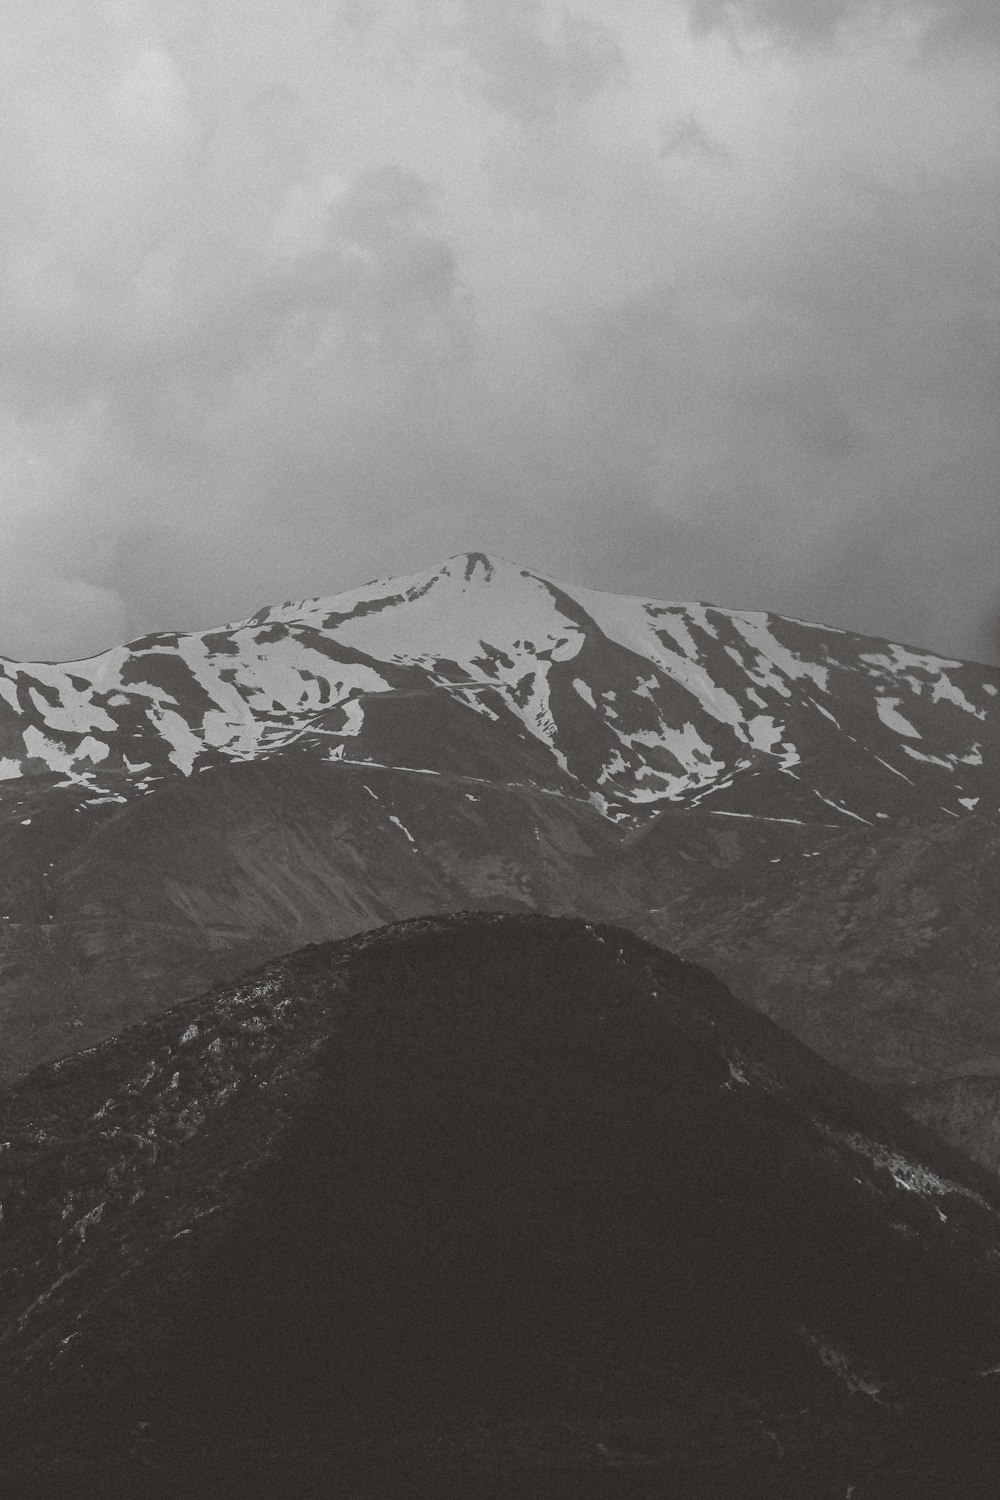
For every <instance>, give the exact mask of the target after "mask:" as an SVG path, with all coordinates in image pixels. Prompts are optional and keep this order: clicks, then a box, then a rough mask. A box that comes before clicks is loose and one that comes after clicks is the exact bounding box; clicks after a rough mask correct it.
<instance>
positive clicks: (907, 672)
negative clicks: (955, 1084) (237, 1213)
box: [0, 554, 1000, 1150]
mask: <svg viewBox="0 0 1000 1500" xmlns="http://www.w3.org/2000/svg"><path fill="white" fill-rule="evenodd" d="M998 687H1000V673H998V672H997V671H996V669H991V668H988V667H984V666H977V665H975V664H972V663H961V662H954V661H948V660H944V659H942V658H938V657H934V656H932V655H929V654H927V653H924V652H917V651H913V650H910V649H908V648H904V647H902V646H897V645H894V644H891V643H887V642H884V641H878V640H873V639H870V638H867V637H862V636H857V635H851V634H848V633H847V632H844V631H838V630H832V629H828V628H826V627H821V626H816V625H809V624H805V623H803V622H800V621H793V620H786V619H783V618H781V617H778V616H773V615H760V614H741V613H739V612H734V611H730V610H724V609H717V608H714V607H711V606H705V605H683V604H659V603H654V602H651V601H644V600H638V599H624V598H618V597H616V596H612V595H606V594H598V593H594V592H593V591H590V590H585V589H579V588H572V587H569V586H565V585H561V584H556V583H554V582H552V581H551V580H547V579H544V578H542V577H540V576H539V575H537V574H534V573H532V572H531V571H530V570H528V569H521V568H518V567H515V566H514V565H512V564H509V563H503V562H500V561H496V560H490V559H488V558H484V557H483V556H482V555H480V554H469V555H468V556H467V557H461V558H456V559H452V560H451V561H450V562H449V563H446V564H445V565H444V566H442V567H441V568H438V569H434V570H431V571H430V572H428V573H426V574H423V575H420V576H417V577H414V578H405V579H397V580H390V581H388V582H378V583H373V584H369V585H366V586H365V587H364V588H362V589H357V590H354V591H352V592H351V593H349V594H346V595H342V596H340V597H338V598H336V599H326V600H307V601H304V602H302V603H298V604H286V605H282V606H279V607H275V608H271V609H264V610H262V611H260V613H259V614H258V615H255V616H254V617H253V618H252V619H251V620H248V621H246V622H244V623H243V624H241V625H236V626H232V627H227V628H223V629H219V630H215V631H209V632H205V633H202V634H196V635H176V634H175V635H157V636H150V637H147V638H145V639H144V640H142V641H137V642H133V643H132V644H131V645H129V646H124V647H121V648H116V649H115V650H112V651H109V652H106V653H104V654H103V655H101V656H98V657H95V658H93V659H91V660H90V661H88V662H77V663H68V664H62V665H50V664H40V663H33V664H31V663H28V664H17V663H13V662H0V777H2V778H3V779H0V1036H2V1041H3V1047H2V1053H0V1075H2V1076H5V1077H6V1078H12V1077H16V1076H18V1075H19V1074H20V1073H22V1072H23V1071H24V1070H25V1069H26V1068H28V1067H30V1066H31V1065H32V1064H33V1063H35V1062H37V1061H39V1060H40V1059H44V1058H50V1057H55V1056H59V1055H61V1054H65V1053H67V1052H69V1051H72V1050H73V1049H74V1048H76V1047H79V1046H81V1045H85V1044H88V1043H90V1042H93V1041H96V1040H99V1039H100V1038H101V1037H104V1036H108V1035H110V1034H113V1033H114V1032H115V1031H117V1030H119V1029H120V1028H121V1027H122V1026H124V1025H127V1024H129V1023H130V1022H131V1021H134V1020H136V1019H138V1018H140V1017H141V1016H143V1015H146V1014H150V1013H152V1012H155V1011H156V1010H157V1009H158V1008H160V1007H161V1006H163V1005H167V1004H171V1003H173V1002H174V1001H176V1000H177V999H179V998H183V997H184V996H188V995H192V994H195V993H197V992H198V991H199V990H200V989H201V988H203V987H204V986H205V985H206V984H208V983H211V982H212V981H214V980H215V979H218V978H224V977H226V976H232V975H234V974H237V973H239V972H240V971H241V970H243V969H245V968H247V967H248V966H250V965H253V964H255V963H259V962H260V961H262V960H263V959H265V958H266V957H268V956H270V955H273V954H275V953H279V952H282V951H287V950H288V949H291V948H294V947H296V946H297V945H299V944H301V943H303V942H307V941H319V940H324V939H329V938H336V937H340V936H345V935H348V934H350V933H353V932H357V931H361V930H364V929H367V928H371V927H374V926H377V925H379V924H380V923H383V922H387V921H391V920H393V919H395V918H398V917H403V916H409V915H415V914H417V913H420V912H445V911H454V910H459V909H464V908H470V907H476V908H485V909H495V910H504V911H528V910H540V911H547V912H553V913H572V912H576V913H580V914H584V915H590V916H594V917H597V918H602V919H608V920H615V921H619V922H623V923H624V924H626V925H627V926H630V927H631V928H633V930H635V931H637V932H639V933H642V934H643V935H645V936H648V937H650V938H652V939H654V940H657V941H662V942H665V943H667V944H668V945H670V946H671V947H674V948H678V949H680V950H681V951H683V952H684V953H686V954H688V955H690V956H692V957H695V958H698V959H700V960H702V961H704V962H707V963H710V964H712V965H714V966H716V967H718V969H719V971H720V972H721V973H722V974H723V975H724V976H725V978H726V979H727V981H728V982H729V983H731V984H732V985H733V987H734V988H735V989H736V991H737V992H738V993H739V994H740V995H741V996H742V997H743V998H745V999H747V1000H749V1001H750V1002H751V1003H753V1004H755V1005H758V1006H760V1007H761V1008H762V1009H764V1010H766V1011H767V1012H768V1014H770V1015H772V1016H773V1017H775V1018H776V1019H778V1020H779V1021H781V1023H782V1024H784V1025H787V1026H790V1027H791V1028H792V1029H793V1030H795V1031H796V1032H797V1034H798V1035H799V1036H801V1037H802V1038H803V1039H804V1040H806V1041H807V1042H809V1043H810V1044H811V1045H813V1046H815V1047H817V1048H819V1049H820V1050H821V1051H823V1052H824V1053H825V1054H826V1055H828V1056H829V1057H831V1058H833V1059H835V1060H837V1061H838V1062H841V1063H843V1064H845V1065H846V1066H848V1067H850V1068H852V1069H853V1070H854V1071H856V1072H860V1073H862V1074H863V1075H864V1076H866V1077H868V1078H870V1079H877V1080H884V1081H887V1082H890V1083H892V1084H893V1085H894V1086H896V1085H902V1084H903V1083H904V1082H905V1083H909V1084H913V1083H914V1082H916V1081H921V1082H928V1081H930V1082H933V1081H934V1080H935V1079H937V1078H939V1077H941V1076H943V1074H944V1072H945V1071H946V1070H948V1071H950V1073H952V1074H954V1073H955V1072H956V1071H957V1072H958V1073H962V1072H968V1073H970V1074H975V1075H976V1076H978V1075H980V1074H982V1073H984V1072H985V1073H989V1071H990V1070H991V1068H992V1067H993V1066H994V1065H997V1066H1000V1030H998V1027H1000V1021H998V1016H1000V1012H998V1010H997V1004H996V1001H997V994H998V990H1000V914H998V911H997V906H996V901H995V891H996V889H997V885H998V882H1000V846H998V834H997V827H998V821H997V817H998V815H997V809H998V806H1000V772H998V755H1000V748H998V747H1000V731H998V728H997V724H998V716H997V710H996V704H997V693H998ZM963 1140H964V1141H965V1144H966V1145H967V1146H968V1147H969V1149H973V1150H975V1149H978V1148H977V1146H976V1141H975V1138H974V1137H972V1136H965V1137H963Z"/></svg>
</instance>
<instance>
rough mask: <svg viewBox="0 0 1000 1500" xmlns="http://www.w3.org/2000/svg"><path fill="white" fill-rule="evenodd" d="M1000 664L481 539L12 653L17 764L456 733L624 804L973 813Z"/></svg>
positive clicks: (870, 815) (89, 795)
mask: <svg viewBox="0 0 1000 1500" xmlns="http://www.w3.org/2000/svg"><path fill="white" fill-rule="evenodd" d="M998 682H1000V673H998V672H996V671H991V670H990V669H989V668H985V667H977V666H974V665H972V664H970V663H962V662H957V661H949V660H946V659H944V658H940V657H935V656H932V655H930V654H928V653H924V652H914V651H910V650H908V649H906V648H904V647H901V646H896V645H890V644H888V643H886V642H881V641H875V640H872V639H870V638H867V637H863V636H856V635H850V634H848V633H847V632H845V631H840V630H833V629H831V628H829V627H824V626H815V625H808V624H805V623H803V622H802V621H796V620H786V619H782V618H781V617H779V616H775V615H763V614H754V613H750V614H747V613H738V612H735V611H731V610H724V609H717V608H713V607H709V606H704V605H692V604H686V605H676V604H657V603H654V602H651V601H646V600H641V599H628V598H623V597H619V596H614V595H609V594H600V593H595V592H594V591H593V590H588V589H580V588H576V589H572V590H570V589H569V588H567V587H565V586H563V585H556V584H554V583H552V582H550V581H549V580H547V579H544V578H542V577H540V576H539V575H537V574H534V573H531V572H530V571H529V570H528V569H523V568H517V567H516V566H514V565H513V564H509V563H498V562H494V561H491V560H490V559H488V558H486V557H484V556H483V555H482V554H477V553H470V554H468V555H467V556H464V557H460V558H455V559H452V560H451V561H450V562H448V563H445V564H444V565H443V566H442V567H440V568H437V569H435V570H432V571H430V572H428V573H426V574H420V575H415V576H414V577H412V578H403V579H395V580H392V581H390V582H388V583H374V584H370V585H366V587H365V588H363V589H357V590H353V591H352V592H350V593H347V594H344V595H341V596H339V597H337V598H334V599H326V600H306V601H303V602H302V603H298V604H285V605H281V606H278V607H275V608H268V609H263V610H261V611H260V612H259V613H258V614H257V615H255V616H253V617H252V618H251V619H250V620H247V621H245V622H243V624H241V625H238V626H234V627H231V628H228V629H221V630H216V631H209V632H204V633H202V634H194V635H179V634H159V635H154V636H147V637H145V638H143V639H142V640H140V641H135V642H133V643H131V645H129V646H123V647H119V648H116V649H114V650H111V651H107V652H105V653H103V654H102V655H101V656H97V657H94V658H92V659H91V660H90V661H86V662H70V663H64V664H61V665H47V664H44V663H25V664H22V665H19V664H17V663H13V662H4V664H3V669H2V673H0V701H2V710H3V717H2V719H0V752H2V753H0V775H3V776H4V777H6V778H7V779H8V780H11V781H19V780H21V779H22V778H24V777H35V776H49V775H51V776H53V777H54V778H55V784H56V785H60V784H61V785H66V786H69V787H72V788H75V789H76V790H77V792H78V794H79V795H80V796H81V798H82V800H83V801H84V802H85V803H86V804H87V805H92V804H96V803H98V802H99V801H100V800H102V799H106V798H117V797H128V796H129V795H131V794H132V793H133V792H134V791H137V790H138V791H144V790H148V788H149V787H150V786H152V785H154V784H155V783H156V782H157V780H159V779H160V778H162V777H164V776H170V775H175V774H177V773H178V772H179V773H181V774H184V775H187V774H190V773H191V772H192V771H193V770H196V769H200V768H201V767H202V766H205V765H211V764H218V763H219V762H220V761H225V760H229V761H232V760H237V761H239V760H246V759H255V758H259V757H261V756H266V755H269V754H272V753H274V752H276V751H279V750H281V749H283V748H287V747H288V746H290V745H292V744H299V745H308V746H309V747H310V748H312V749H313V750H314V751H315V752H316V753H318V754H322V755H324V756H325V757H326V758H332V759H335V760H336V759H340V758H344V759H355V758H357V759H362V760H379V759H380V758H381V757H382V756H383V755H385V754H388V756H389V759H388V763H389V764H394V765H399V764H401V763H403V759H402V757H403V754H405V753H409V754H411V755H412V756H413V759H414V764H415V765H416V766H417V767H418V768H419V769H423V770H428V771H442V770H446V769H455V763H454V755H453V754H452V753H451V752H452V747H451V746H450V745H449V743H448V741H449V739H450V738H451V735H452V734H453V733H454V734H455V735H457V736H458V738H459V741H460V743H461V745H462V752H463V753H462V769H463V770H464V771H465V772H466V773H467V774H477V769H478V766H479V765H482V764H483V762H482V760H481V759H480V758H479V757H477V755H476V753H475V751H476V747H477V746H478V747H479V749H480V752H481V753H482V751H483V750H485V758H486V762H489V761H490V760H492V761H493V766H492V767H490V770H491V771H492V772H493V773H494V774H495V765H496V761H497V759H498V750H499V758H501V759H502V760H503V761H504V763H505V764H508V765H511V767H512V768H513V769H514V770H515V771H516V772H519V773H520V776H519V779H522V778H524V777H525V776H528V775H533V776H534V777H535V778H536V779H537V780H538V781H540V782H548V783H549V784H550V785H551V786H553V787H554V788H558V789H559V790H563V791H565V792H568V793H572V794H575V795H578V796H580V797H582V798H583V799H585V800H591V801H593V802H594V803H595V805H598V806H599V807H601V808H602V810H607V811H609V812H610V813H612V814H613V815H620V814H622V813H623V812H627V811H634V810H635V809H636V808H642V807H645V806H648V805H649V804H656V803H660V802H664V801H667V802H677V801H683V802H685V803H689V804H690V803H697V802H701V801H703V800H704V799H705V798H707V797H710V798H711V805H712V806H713V807H715V808H725V809H727V810H729V811H733V810H744V811H748V812H760V811H763V810H764V809H763V807H762V804H763V803H765V802H766V804H767V813H768V815H769V816H793V817H803V816H806V817H809V818H811V819H812V820H814V821H826V822H829V821H831V820H833V821H836V822H839V823H842V822H848V821H850V820H855V821H858V820H860V821H863V822H871V821H872V820H873V819H874V818H876V817H878V816H879V815H880V814H881V815H882V816H884V817H891V816H892V815H893V812H894V811H895V810H896V809H897V808H898V807H903V806H905V807H906V808H907V809H908V810H910V811H911V812H912V811H913V809H914V808H915V807H916V806H917V805H922V806H924V807H926V809H928V810H930V809H937V808H940V807H946V808H947V809H948V810H949V811H950V812H953V813H955V814H956V815H960V814H961V813H962V812H963V810H968V809H969V808H971V807H974V806H977V805H978V804H979V803H980V802H981V801H982V800H983V798H984V797H985V798H986V804H987V806H986V807H984V810H988V811H990V812H996V811H997V807H998V803H997V797H996V786H995V783H996V776H997V753H998V743H997V735H996V731H995V725H991V724H990V723H989V722H988V718H987V714H988V710H989V709H990V708H991V706H992V704H993V700H994V699H995V698H996V695H997V691H998ZM400 697H402V700H403V703H402V705H401V704H400ZM442 716H443V717H442ZM484 718H485V719H486V720H488V721H489V724H490V731H489V734H488V735H487V736H485V737H484V735H483V725H482V722H481V721H482V719H484ZM404 726H405V728H404ZM401 729H404V732H403V734H402V737H401V735H400V730H401ZM442 731H443V732H442ZM519 760H520V764H518V761H519ZM798 767H804V768H805V770H806V771H807V772H808V775H807V776H806V777H805V780H803V772H802V771H799V770H797V768H798ZM896 782H901V783H903V785H902V786H901V787H897V786H896V784H895V783H896ZM723 793H726V794H728V795H722V794H723Z"/></svg>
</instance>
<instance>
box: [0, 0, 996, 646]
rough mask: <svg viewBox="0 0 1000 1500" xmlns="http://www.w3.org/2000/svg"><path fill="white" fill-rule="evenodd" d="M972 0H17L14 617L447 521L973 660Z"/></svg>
mask: <svg viewBox="0 0 1000 1500" xmlns="http://www.w3.org/2000/svg"><path fill="white" fill-rule="evenodd" d="M998 64H1000V6H997V4H996V0H568V3H565V4H564V3H561V0H559V3H551V0H339V3H338V0H6V3H5V4H4V6H3V9H2V11H0V117H2V126H3V128H2V130H0V434H2V443H0V653H3V654H6V655H8V656H15V657H27V658H31V657H36V658H38V657H47V658H66V657H72V656H82V655H86V654H89V653H92V652H95V651H97V650H100V649H101V648H102V647H104V646H106V645H109V644H111V643H113V642H116V641H120V640H123V639H126V638H128V637H134V636H136V635H138V634H141V633H143V632H145V631H147V630H152V629H166V628H172V629H178V628H179V629H197V628H201V627H205V626H208V625H211V624H214V623H218V622H221V621H223V620H227V619H234V618H241V617H244V616H246V615H248V614H249V613H251V612H252V611H253V610H255V609H256V608H258V607H259V606H260V605H262V604H264V603H267V602H273V601H277V600H281V599H287V598H298V597H304V596H307V595H314V594H325V593H334V592H336V591H337V590H338V589H341V588H346V587H349V586H352V585H354V584H356V583H359V582H362V581H364V580H366V579H368V578H371V577H375V576H385V575H389V574H392V573H396V572H407V571H409V572H413V571H417V570H419V569H421V568H423V567H426V566H429V565H431V564H433V563H435V562H437V561H439V560H440V559H442V558H444V557H446V556H448V555H450V554H452V553H455V552H460V551H465V550H469V549H483V550H487V551H489V550H494V551H497V552H499V553H501V554H502V555H504V556H507V557H511V558H514V559H516V560H519V561H521V562H524V563H526V564H529V565H531V566H532V567H535V568H537V569H539V570H541V571H543V572H548V573H549V574H551V575H553V576H556V577H562V578H566V579H570V580H575V581H577V582H579V583H584V584H588V585H591V586H594V587H598V588H609V589H614V590H621V591H625V592H631V593H639V594H645V595H649V596H652V597H656V598H668V599H669V598H674V599H697V598H701V599H708V600H713V601H715V602H717V603H721V604H729V605H732V606H734V607H748V608H769V609H775V610H779V611H783V612H785V613H790V614H798V615H802V616H805V617H807V618H811V619H818V620H826V621H829V622H830V623H833V624H841V625H846V626H849V627H854V628H857V629H861V630H865V631H869V632H872V633H876V634H880V635H888V636H890V637H894V638H896V639H899V640H904V641H909V642H913V643H915V644H918V645H924V646H926V647H929V648H931V649H934V650H939V651H941V652H944V653H946V654H947V653H953V654H957V655H964V656H971V657H977V658H979V659H981V660H1000V521H998V513H1000V503H998V498H997V489H998V485H997V475H998V470H1000V465H998V451H997V428H998V422H997V416H998V404H997V398H998V381H997V373H998V366H997V350H998V347H1000V346H998V338H997V334H998V322H1000V316H998V307H1000V302H998V288H997V267H998V264H1000V231H998V215H997V206H998V162H1000V126H998V76H1000V73H998Z"/></svg>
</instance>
